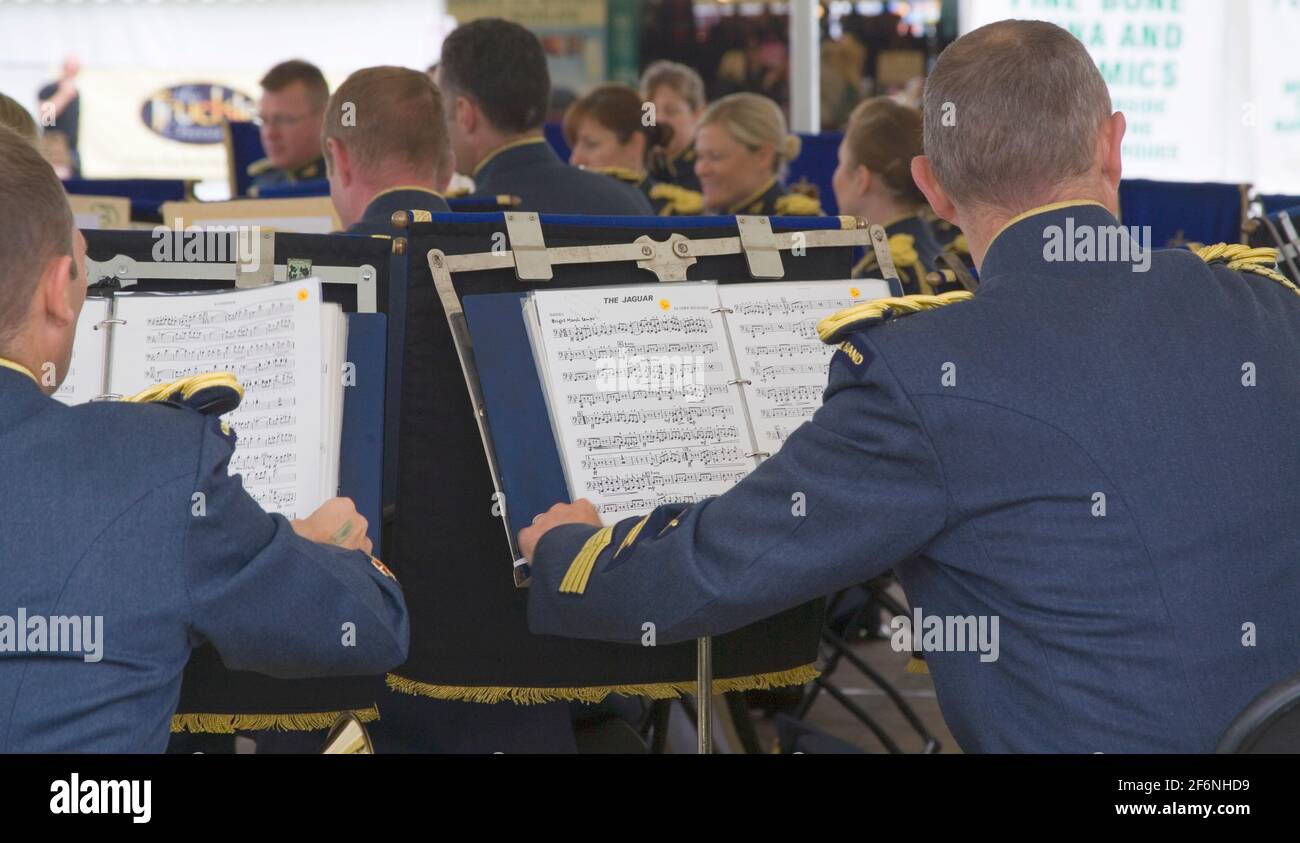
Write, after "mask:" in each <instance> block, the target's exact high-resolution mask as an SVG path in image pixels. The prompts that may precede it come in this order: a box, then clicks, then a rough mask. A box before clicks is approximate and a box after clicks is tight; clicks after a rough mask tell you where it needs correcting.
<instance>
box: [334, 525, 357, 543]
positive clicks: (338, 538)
mask: <svg viewBox="0 0 1300 843" xmlns="http://www.w3.org/2000/svg"><path fill="white" fill-rule="evenodd" d="M350 535H352V522H351V521H344V522H343V526H342V527H339V528H338V529H337V530H335V531H334V535H332V536H330V544H343V542H345V541H347V540H348V536H350Z"/></svg>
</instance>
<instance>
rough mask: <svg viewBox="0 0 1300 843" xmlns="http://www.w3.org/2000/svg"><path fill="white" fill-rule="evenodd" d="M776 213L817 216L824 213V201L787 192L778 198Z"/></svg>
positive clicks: (788, 215)
mask: <svg viewBox="0 0 1300 843" xmlns="http://www.w3.org/2000/svg"><path fill="white" fill-rule="evenodd" d="M776 213H777V215H778V216H783V217H816V216H820V215H821V213H822V203H820V202H818V201H817V200H816V199H813V198H812V197H810V196H801V195H800V194H798V193H787V194H786V195H785V196H781V197H779V198H778V199H777V200H776Z"/></svg>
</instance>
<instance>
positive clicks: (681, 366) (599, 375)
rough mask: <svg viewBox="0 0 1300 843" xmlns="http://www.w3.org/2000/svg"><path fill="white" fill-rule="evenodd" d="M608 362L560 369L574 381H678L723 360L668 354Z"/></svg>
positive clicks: (716, 367)
mask: <svg viewBox="0 0 1300 843" xmlns="http://www.w3.org/2000/svg"><path fill="white" fill-rule="evenodd" d="M600 362H602V363H604V362H606V361H603V360H602V361H600ZM608 363H609V365H606V366H603V367H602V368H599V369H580V370H578V371H574V372H564V373H563V376H562V379H563V380H566V381H570V382H574V383H582V382H590V381H603V382H612V383H619V382H626V383H629V384H638V383H645V382H649V383H651V384H654V383H664V382H667V383H682V382H685V381H687V380H688V379H690V380H693V379H694V377H695V376H696V375H700V374H705V373H713V372H721V371H723V364H722V362H721V361H719V360H706V361H702V362H698V363H696V362H693V361H690V360H676V359H674V358H671V357H658V358H656V357H645V358H629V359H627V360H610V361H608Z"/></svg>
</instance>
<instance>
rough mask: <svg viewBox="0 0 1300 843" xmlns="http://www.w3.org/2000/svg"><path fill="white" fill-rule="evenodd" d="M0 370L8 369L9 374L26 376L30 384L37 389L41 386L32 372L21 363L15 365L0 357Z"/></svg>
mask: <svg viewBox="0 0 1300 843" xmlns="http://www.w3.org/2000/svg"><path fill="white" fill-rule="evenodd" d="M0 369H8V370H9V371H11V372H17V373H18V374H20V375H26V376H27V377H29V378H31V380H32V383H34V384H36V386H37V388H39V387H40V385H41V382H40V381H38V380H37V379H36V376H35V375H33V374H32V370H31V369H29V368H27V367H26V366H24V365H23V364H22V363H15V362H14V361H12V360H6V359H5V358H3V357H0Z"/></svg>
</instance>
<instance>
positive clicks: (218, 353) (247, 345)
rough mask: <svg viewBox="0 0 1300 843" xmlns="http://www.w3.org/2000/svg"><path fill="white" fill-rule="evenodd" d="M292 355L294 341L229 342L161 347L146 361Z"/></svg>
mask: <svg viewBox="0 0 1300 843" xmlns="http://www.w3.org/2000/svg"><path fill="white" fill-rule="evenodd" d="M292 353H293V340H292V339H280V340H264V341H261V342H227V343H220V344H217V345H208V346H201V345H194V344H190V343H180V344H174V345H173V344H169V345H166V346H161V347H159V348H158V349H157V350H156V351H149V352H147V353H146V354H145V359H146V360H148V361H149V362H151V363H154V362H162V363H176V362H182V363H183V362H186V361H189V360H193V361H209V360H221V361H228V360H249V359H252V358H262V357H280V356H282V355H285V354H292Z"/></svg>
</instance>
